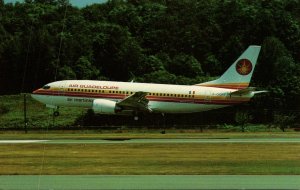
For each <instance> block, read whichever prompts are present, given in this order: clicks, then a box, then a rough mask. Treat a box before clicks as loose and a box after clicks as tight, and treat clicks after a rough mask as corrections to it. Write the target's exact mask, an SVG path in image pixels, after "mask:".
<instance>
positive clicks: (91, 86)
mask: <svg viewBox="0 0 300 190" xmlns="http://www.w3.org/2000/svg"><path fill="white" fill-rule="evenodd" d="M234 91H236V89H224V88H215V87H205V86H196V85H190V86H189V85H168V84H149V83H134V82H112V81H91V80H66V81H57V82H53V83H49V84H47V85H46V86H45V87H44V88H40V89H38V90H36V91H34V92H33V94H32V97H33V98H35V99H36V100H38V101H40V102H42V103H45V104H46V105H48V106H50V107H51V106H53V107H57V106H72V107H85V108H92V107H93V101H94V100H95V99H106V100H111V101H115V102H118V101H121V100H123V99H124V98H126V97H128V96H130V95H132V94H134V93H135V92H147V93H148V94H147V96H146V98H147V99H148V100H149V103H148V107H149V108H150V109H151V110H153V112H159V113H191V112H201V111H207V110H211V109H217V108H222V107H226V106H230V105H235V104H239V103H243V102H247V101H249V99H250V98H251V97H252V95H247V96H238V97H236V96H235V97H232V96H231V95H230V93H231V92H234Z"/></svg>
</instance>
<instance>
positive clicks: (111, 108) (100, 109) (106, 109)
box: [93, 99, 119, 114]
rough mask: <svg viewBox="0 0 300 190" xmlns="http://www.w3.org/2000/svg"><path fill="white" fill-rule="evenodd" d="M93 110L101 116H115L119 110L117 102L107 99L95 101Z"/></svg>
mask: <svg viewBox="0 0 300 190" xmlns="http://www.w3.org/2000/svg"><path fill="white" fill-rule="evenodd" d="M93 110H94V112H95V113H101V114H115V113H116V112H117V111H118V110H119V108H118V107H117V106H116V102H114V101H111V100H105V99H96V100H94V101H93Z"/></svg>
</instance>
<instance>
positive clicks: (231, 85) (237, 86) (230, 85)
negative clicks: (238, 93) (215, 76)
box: [195, 83, 249, 90]
mask: <svg viewBox="0 0 300 190" xmlns="http://www.w3.org/2000/svg"><path fill="white" fill-rule="evenodd" d="M195 86H205V87H215V88H226V89H237V90H241V89H244V88H247V87H248V86H249V83H224V84H196V85H195Z"/></svg>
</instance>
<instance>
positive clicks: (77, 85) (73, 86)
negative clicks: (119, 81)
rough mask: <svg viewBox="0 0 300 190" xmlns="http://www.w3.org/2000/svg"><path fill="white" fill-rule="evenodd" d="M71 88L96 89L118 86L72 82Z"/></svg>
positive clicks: (116, 88) (115, 87)
mask: <svg viewBox="0 0 300 190" xmlns="http://www.w3.org/2000/svg"><path fill="white" fill-rule="evenodd" d="M69 87H71V88H94V89H115V90H118V89H119V87H118V86H98V85H90V84H80V85H79V84H70V85H69Z"/></svg>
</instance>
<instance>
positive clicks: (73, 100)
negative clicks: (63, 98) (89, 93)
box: [67, 98, 93, 102]
mask: <svg viewBox="0 0 300 190" xmlns="http://www.w3.org/2000/svg"><path fill="white" fill-rule="evenodd" d="M67 101H68V102H93V99H90V98H67Z"/></svg>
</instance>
